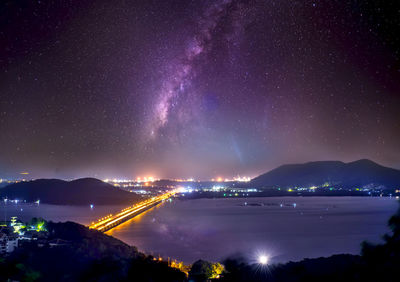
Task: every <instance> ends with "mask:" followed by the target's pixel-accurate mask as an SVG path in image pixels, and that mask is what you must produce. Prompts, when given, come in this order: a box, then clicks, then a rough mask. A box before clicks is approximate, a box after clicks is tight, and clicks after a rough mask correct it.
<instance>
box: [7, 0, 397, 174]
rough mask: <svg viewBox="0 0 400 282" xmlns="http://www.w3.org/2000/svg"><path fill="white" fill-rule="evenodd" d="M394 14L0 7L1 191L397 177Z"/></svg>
mask: <svg viewBox="0 0 400 282" xmlns="http://www.w3.org/2000/svg"><path fill="white" fill-rule="evenodd" d="M396 2H398V1H377V0H373V1H344V0H337V1H333V0H326V1H295V0H279V1H278V0H276V1H272V0H253V1H241V0H238V1H235V0H215V1H200V0H199V1H194V0H192V1H189V0H173V1H172V0H168V1H167V0H157V1H155V0H146V1H120V0H113V1H108V0H107V1H86V0H77V1H73V0H69V1H66V0H60V1H31V0H29V1H28V0H26V1H17V0H12V1H11V0H10V1H7V0H5V1H1V4H0V5H1V6H0V7H1V8H0V178H1V177H3V178H7V177H8V178H11V177H20V175H19V173H20V172H23V171H27V172H30V177H33V178H36V177H60V178H76V177H82V176H96V177H99V178H105V177H124V178H133V177H136V176H146V175H154V176H157V177H185V178H186V177H195V178H212V177H217V176H222V177H232V176H236V175H238V174H239V175H249V176H255V175H257V174H258V173H261V172H265V171H267V170H269V169H272V168H274V167H276V166H278V165H281V164H284V163H294V162H307V161H315V160H342V161H353V160H356V159H360V158H369V159H371V160H374V161H376V162H379V163H381V164H383V165H387V166H392V167H395V168H400V150H399V148H400V8H399V6H400V4H398V3H396Z"/></svg>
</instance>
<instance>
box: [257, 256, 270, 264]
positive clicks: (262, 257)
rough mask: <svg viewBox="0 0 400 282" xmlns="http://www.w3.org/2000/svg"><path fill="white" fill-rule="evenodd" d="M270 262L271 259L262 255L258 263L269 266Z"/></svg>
mask: <svg viewBox="0 0 400 282" xmlns="http://www.w3.org/2000/svg"><path fill="white" fill-rule="evenodd" d="M268 261H269V257H268V256H266V255H260V256H259V257H258V263H259V264H263V265H266V264H268Z"/></svg>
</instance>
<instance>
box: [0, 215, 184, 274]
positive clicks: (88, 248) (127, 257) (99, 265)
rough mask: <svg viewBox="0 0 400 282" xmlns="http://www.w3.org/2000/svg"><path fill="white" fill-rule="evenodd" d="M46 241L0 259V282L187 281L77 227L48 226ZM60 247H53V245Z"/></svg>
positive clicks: (117, 242)
mask: <svg viewBox="0 0 400 282" xmlns="http://www.w3.org/2000/svg"><path fill="white" fill-rule="evenodd" d="M45 227H46V229H47V231H48V232H47V237H46V235H43V236H42V237H46V238H42V239H38V240H31V241H29V240H25V241H21V242H20V243H19V247H18V248H17V249H16V250H15V251H14V252H13V253H11V254H9V255H8V256H5V257H0V281H49V282H50V281H51V282H52V281H185V280H186V279H185V278H186V276H185V274H184V273H183V272H181V271H179V270H178V269H176V268H171V267H169V266H168V262H167V261H159V260H158V259H156V260H155V259H154V258H153V257H152V256H148V255H145V254H143V253H140V252H138V250H137V249H136V247H132V246H129V245H127V244H125V243H123V242H122V241H120V240H118V239H116V238H113V237H111V236H108V235H106V234H104V233H101V232H99V231H96V230H93V229H89V228H87V227H85V226H83V225H80V224H77V223H74V222H65V223H53V222H46V223H45ZM55 241H56V242H59V243H60V242H61V243H62V244H61V245H58V246H57V245H55V246H54V245H53V246H52V245H51V244H52V243H53V244H54V242H55Z"/></svg>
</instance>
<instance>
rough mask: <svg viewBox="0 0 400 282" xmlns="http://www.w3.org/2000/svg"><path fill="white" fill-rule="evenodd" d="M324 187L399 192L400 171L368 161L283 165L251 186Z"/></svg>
mask: <svg viewBox="0 0 400 282" xmlns="http://www.w3.org/2000/svg"><path fill="white" fill-rule="evenodd" d="M324 183H329V184H330V185H336V184H337V185H342V186H344V187H350V186H352V187H354V186H365V185H368V184H374V185H383V186H385V187H386V188H399V187H400V170H396V169H393V168H388V167H384V166H381V165H379V164H377V163H374V162H373V161H370V160H366V159H363V160H358V161H355V162H350V163H343V162H339V161H320V162H309V163H305V164H289V165H283V166H280V167H278V168H276V169H273V170H271V171H270V172H267V173H265V174H262V175H260V176H258V177H256V178H254V179H252V181H251V185H253V186H258V187H267V186H283V187H287V186H312V185H316V186H319V185H323V184H324Z"/></svg>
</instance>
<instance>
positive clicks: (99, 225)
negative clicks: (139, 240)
mask: <svg viewBox="0 0 400 282" xmlns="http://www.w3.org/2000/svg"><path fill="white" fill-rule="evenodd" d="M175 194H176V191H175V190H174V191H172V192H167V193H164V194H162V195H159V196H156V197H153V198H151V199H149V200H145V201H143V202H140V203H138V204H135V205H133V206H130V207H128V208H125V209H123V210H122V211H121V212H119V213H117V214H116V215H111V214H110V215H108V216H105V217H102V218H100V219H99V220H98V222H94V223H92V224H91V225H90V226H89V228H91V229H96V230H99V231H102V232H105V231H108V230H110V229H112V228H114V227H116V226H117V225H119V224H121V223H123V222H125V221H126V220H128V219H130V218H132V217H134V216H136V215H138V213H140V212H142V211H144V210H147V209H149V208H152V207H153V206H156V205H158V204H159V203H161V202H162V201H164V200H167V199H168V198H170V197H172V196H173V195H175Z"/></svg>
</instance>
